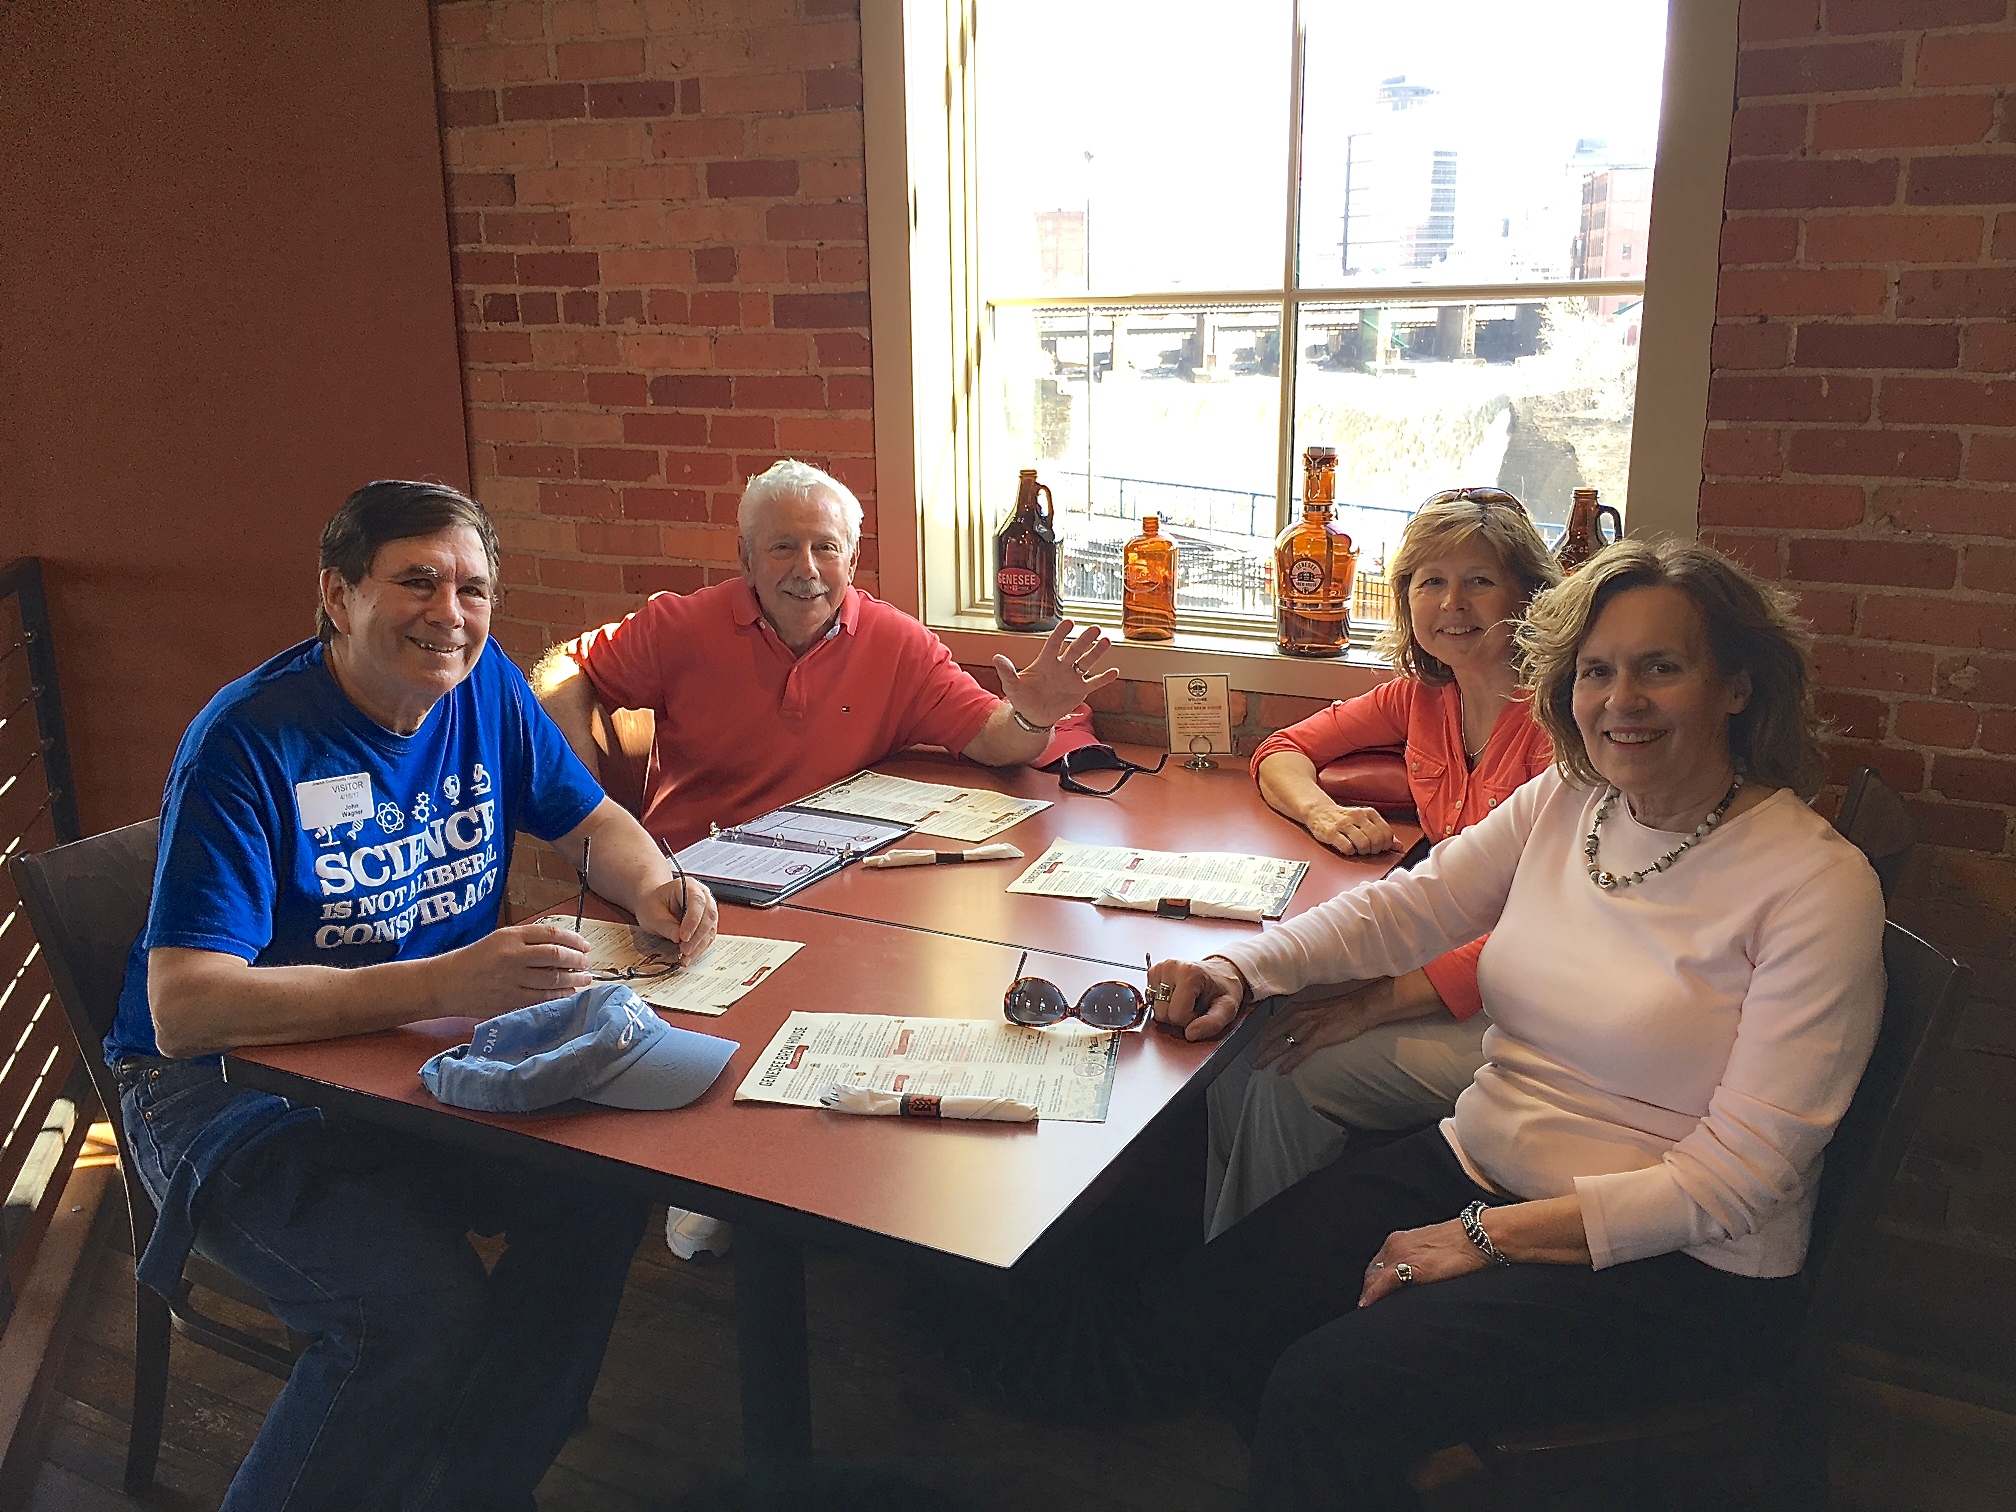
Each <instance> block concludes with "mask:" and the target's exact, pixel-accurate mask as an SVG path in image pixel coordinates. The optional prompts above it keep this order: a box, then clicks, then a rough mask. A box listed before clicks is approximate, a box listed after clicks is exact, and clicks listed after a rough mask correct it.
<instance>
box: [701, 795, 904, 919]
mask: <svg viewBox="0 0 2016 1512" xmlns="http://www.w3.org/2000/svg"><path fill="white" fill-rule="evenodd" d="M912 828H913V826H911V825H908V824H898V823H896V822H895V821H893V820H888V819H870V818H866V817H863V816H861V815H858V814H841V813H835V812H833V811H832V810H830V809H807V808H800V807H797V806H795V805H786V806H785V807H783V808H780V809H773V810H771V811H770V812H769V813H767V814H764V815H761V816H760V817H758V818H755V819H751V820H749V821H747V822H746V823H743V824H738V825H736V826H735V827H734V828H733V829H716V830H714V831H713V832H712V833H711V834H709V835H708V836H707V838H706V839H704V840H696V841H694V842H693V843H692V844H691V845H689V846H687V847H686V848H685V849H684V850H682V851H680V852H679V864H680V865H681V866H683V867H685V868H686V870H687V872H688V873H689V874H690V875H692V876H695V877H699V878H700V879H701V880H702V881H704V882H706V884H707V885H708V886H709V887H711V888H712V889H713V890H714V894H715V896H716V897H719V898H725V899H727V900H728V901H729V902H731V903H748V904H751V905H753V906H754V907H757V908H768V907H769V906H770V905H771V904H772V903H776V902H778V901H780V900H782V899H784V898H788V897H790V896H791V894H793V893H795V892H797V891H798V890H799V889H800V888H801V887H807V886H809V885H811V884H812V883H814V882H817V881H818V880H819V879H820V878H821V877H824V876H827V875H829V874H830V873H833V872H836V871H838V870H840V868H841V867H843V866H845V865H846V864H847V863H848V862H850V861H855V860H858V859H860V858H861V857H862V856H865V855H867V854H868V853H869V852H870V851H874V850H878V849H880V848H881V847H882V846H885V845H887V844H888V843H889V842H890V841H891V840H897V839H900V838H901V837H903V836H904V835H907V834H909V833H910V831H911V829H912Z"/></svg>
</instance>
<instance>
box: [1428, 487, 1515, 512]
mask: <svg viewBox="0 0 2016 1512" xmlns="http://www.w3.org/2000/svg"><path fill="white" fill-rule="evenodd" d="M1466 499H1467V500H1468V501H1469V502H1470V503H1472V504H1486V505H1493V506H1496V507H1497V508H1500V509H1516V510H1517V511H1518V512H1519V513H1520V514H1521V515H1524V514H1525V513H1526V506H1525V505H1524V504H1521V503H1520V502H1519V500H1518V499H1517V498H1516V497H1514V496H1513V495H1511V494H1509V493H1507V492H1506V491H1505V490H1504V489H1502V488H1445V489H1443V490H1442V491H1441V492H1440V493H1438V494H1431V495H1429V496H1428V497H1427V498H1426V499H1423V500H1422V501H1421V507H1422V508H1423V509H1426V508H1427V507H1428V506H1429V505H1430V504H1454V503H1457V502H1458V501H1459V500H1466Z"/></svg>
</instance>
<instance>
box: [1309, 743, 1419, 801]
mask: <svg viewBox="0 0 2016 1512" xmlns="http://www.w3.org/2000/svg"><path fill="white" fill-rule="evenodd" d="M1316 785H1317V786H1318V787H1320V788H1322V789H1323V791H1324V792H1325V793H1326V794H1328V795H1329V797H1330V798H1331V800H1332V801H1333V802H1336V803H1341V804H1344V805H1346V806H1348V807H1351V808H1369V809H1375V810H1377V811H1378V813H1379V814H1380V816H1381V817H1383V818H1386V819H1412V818H1413V817H1414V790H1413V789H1412V788H1410V787H1408V786H1407V754H1406V749H1405V747H1402V746H1376V747H1372V748H1370V749H1367V750H1363V751H1353V752H1352V753H1351V754H1350V755H1348V756H1339V757H1338V758H1337V759H1336V760H1335V761H1332V762H1330V763H1328V764H1327V765H1325V766H1321V767H1319V768H1317V770H1316Z"/></svg>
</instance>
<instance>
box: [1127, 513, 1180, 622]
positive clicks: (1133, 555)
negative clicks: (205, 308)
mask: <svg viewBox="0 0 2016 1512" xmlns="http://www.w3.org/2000/svg"><path fill="white" fill-rule="evenodd" d="M1120 633H1121V634H1123V635H1125V636H1126V637H1127V639H1129V640H1168V639H1169V638H1170V637H1172V636H1173V635H1175V633H1176V543H1175V542H1174V541H1172V540H1170V539H1169V537H1167V536H1165V535H1164V534H1162V521H1161V520H1160V519H1159V518H1158V517H1157V516H1155V515H1143V516H1141V534H1139V535H1138V536H1136V537H1134V539H1133V540H1131V541H1129V542H1128V543H1127V545H1126V548H1125V550H1124V551H1123V552H1122V553H1121V558H1120Z"/></svg>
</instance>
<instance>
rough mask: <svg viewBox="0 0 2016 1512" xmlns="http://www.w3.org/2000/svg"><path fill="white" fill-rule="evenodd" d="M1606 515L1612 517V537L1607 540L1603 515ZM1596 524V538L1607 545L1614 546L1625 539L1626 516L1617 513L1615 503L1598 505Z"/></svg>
mask: <svg viewBox="0 0 2016 1512" xmlns="http://www.w3.org/2000/svg"><path fill="white" fill-rule="evenodd" d="M1605 515H1608V516H1609V517H1610V539H1609V540H1607V541H1603V516H1605ZM1595 526H1596V539H1597V540H1599V541H1603V544H1604V545H1605V546H1613V545H1615V544H1616V543H1617V542H1619V541H1621V540H1623V539H1624V517H1623V516H1622V515H1620V514H1619V513H1617V509H1616V506H1615V505H1611V504H1598V505H1597V506H1596V520H1595Z"/></svg>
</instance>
